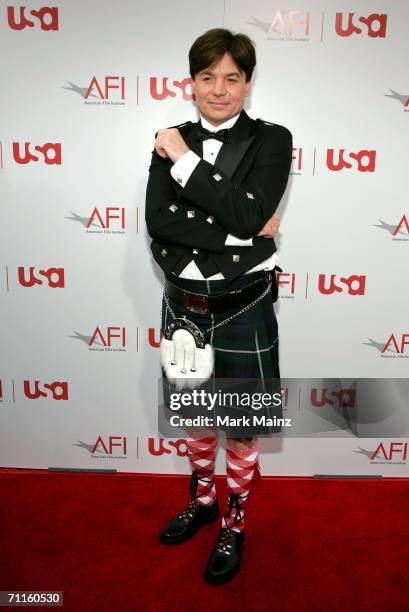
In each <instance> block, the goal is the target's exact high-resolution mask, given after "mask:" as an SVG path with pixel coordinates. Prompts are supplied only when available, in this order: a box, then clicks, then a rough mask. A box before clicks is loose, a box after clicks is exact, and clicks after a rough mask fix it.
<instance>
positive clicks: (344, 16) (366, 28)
mask: <svg viewBox="0 0 409 612" xmlns="http://www.w3.org/2000/svg"><path fill="white" fill-rule="evenodd" d="M387 20H388V16H387V14H386V13H370V14H369V15H362V14H359V13H355V12H353V13H339V12H338V13H335V14H334V13H330V14H328V13H327V14H325V12H324V11H322V12H318V11H314V12H311V11H299V10H296V9H289V10H281V9H277V10H276V11H275V12H274V13H273V15H272V18H271V19H270V21H263V20H261V19H259V18H258V17H253V16H252V17H251V21H246V24H247V25H251V26H254V27H255V28H257V29H258V30H261V31H262V32H263V33H264V35H265V37H266V39H267V40H272V41H281V42H289V41H293V42H309V41H310V40H311V39H312V38H314V39H317V38H318V37H319V39H320V41H321V42H323V41H324V35H325V34H329V35H330V36H333V37H341V38H344V39H349V38H356V37H357V36H359V37H361V38H366V37H369V38H385V37H386V27H387Z"/></svg>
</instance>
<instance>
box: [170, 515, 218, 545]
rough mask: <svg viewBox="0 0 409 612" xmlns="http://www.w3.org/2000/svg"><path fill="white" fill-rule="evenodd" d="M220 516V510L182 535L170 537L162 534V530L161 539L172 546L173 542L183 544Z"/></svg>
mask: <svg viewBox="0 0 409 612" xmlns="http://www.w3.org/2000/svg"><path fill="white" fill-rule="evenodd" d="M218 517H219V510H218V511H217V512H216V514H215V515H214V516H210V518H208V519H207V520H206V521H203V523H201V524H200V525H197V527H195V528H194V529H193V530H192V531H190V532H188V533H183V534H182V535H180V536H175V537H172V538H168V537H166V536H164V535H163V534H162V532H161V533H160V535H159V540H160V541H161V542H162V544H169V545H171V546H172V544H182V543H183V542H187V541H188V540H190V539H191V538H193V536H194V535H195V533H196V532H197V531H198V530H199V529H200V528H201V527H203V526H204V525H208V524H209V523H213V521H215V520H216V519H217V518H218Z"/></svg>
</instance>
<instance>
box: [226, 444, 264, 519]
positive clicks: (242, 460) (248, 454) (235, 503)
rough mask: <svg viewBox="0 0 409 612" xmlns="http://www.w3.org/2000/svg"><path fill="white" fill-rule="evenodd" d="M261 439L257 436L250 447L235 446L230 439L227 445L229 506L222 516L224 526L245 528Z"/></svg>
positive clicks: (257, 465)
mask: <svg viewBox="0 0 409 612" xmlns="http://www.w3.org/2000/svg"><path fill="white" fill-rule="evenodd" d="M258 455H259V441H258V439H257V438H256V439H255V440H254V441H253V444H252V445H251V446H250V447H248V448H234V447H233V446H232V445H231V443H230V442H229V439H228V440H227V445H226V473H227V493H228V496H229V508H228V510H227V512H226V513H225V515H224V516H223V517H222V527H232V528H233V529H234V530H235V531H242V529H243V528H244V509H245V505H246V502H247V498H248V496H249V495H250V488H251V482H252V480H253V477H254V475H255V473H256V470H257V469H258V471H259V473H260V466H259V463H258Z"/></svg>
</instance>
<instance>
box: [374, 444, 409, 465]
mask: <svg viewBox="0 0 409 612" xmlns="http://www.w3.org/2000/svg"><path fill="white" fill-rule="evenodd" d="M379 454H380V456H378V455H379ZM396 455H398V457H397V458H399V459H401V460H402V461H406V458H407V455H408V443H407V442H390V443H389V447H386V448H385V446H384V444H383V443H382V442H381V443H380V444H378V446H377V447H376V449H375V450H374V452H373V453H372V455H371V461H374V460H375V459H384V460H385V461H392V460H393V459H395V458H396Z"/></svg>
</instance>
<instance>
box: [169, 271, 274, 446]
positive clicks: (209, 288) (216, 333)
mask: <svg viewBox="0 0 409 612" xmlns="http://www.w3.org/2000/svg"><path fill="white" fill-rule="evenodd" d="M264 274H265V273H260V272H259V273H255V274H249V275H247V274H246V275H242V276H241V277H239V278H238V279H236V280H235V281H233V282H231V283H227V281H226V280H213V281H206V280H193V279H182V278H178V277H174V278H173V277H170V278H169V280H170V282H172V283H173V284H174V285H177V286H178V287H180V288H182V289H185V290H186V291H191V292H193V293H202V294H215V293H223V292H226V291H231V290H232V289H237V288H239V287H243V286H244V285H245V284H248V283H249V282H251V281H252V280H255V279H256V278H260V277H262V276H263V275H264ZM175 281H176V282H175ZM261 292H262V289H260V293H261ZM276 298H277V287H276V278H275V274H274V272H273V273H272V285H271V286H270V290H269V291H268V293H267V294H266V295H265V296H264V297H263V298H262V299H261V300H259V301H258V302H257V303H256V304H255V305H254V306H252V307H251V308H249V309H248V310H246V311H245V312H243V313H241V314H240V315H238V316H236V317H234V318H233V319H232V320H231V321H229V322H228V323H226V324H224V325H221V326H220V327H217V328H216V329H214V330H212V331H211V332H210V333H209V336H208V341H209V342H210V344H211V345H212V346H213V348H214V357H215V367H214V372H213V379H214V380H216V379H234V378H235V379H252V380H254V381H255V380H257V381H258V382H257V390H258V391H259V390H263V391H264V392H267V393H271V394H273V393H277V391H279V389H280V388H281V384H280V368H279V338H278V325H277V318H276V315H275V312H274V306H273V303H274V301H275V300H276ZM169 304H170V306H171V308H172V310H173V312H174V313H175V315H176V316H183V315H186V317H187V318H188V319H189V320H190V321H192V322H193V323H195V325H197V326H198V327H199V328H200V329H201V330H202V331H204V330H207V329H208V328H210V327H212V326H213V325H216V324H217V323H219V322H220V321H222V320H224V319H226V318H227V317H229V316H231V315H232V314H234V313H235V312H237V311H238V310H241V309H240V308H239V309H235V310H229V311H226V312H223V313H219V314H198V313H192V312H190V311H189V310H187V309H185V308H184V307H183V306H180V305H178V304H176V303H175V302H173V301H172V300H171V299H169ZM171 319H172V315H171V314H170V313H169V311H168V308H167V306H166V303H165V301H164V299H163V298H162V319H161V325H162V330H163V329H165V327H166V325H167V324H168V323H169V322H170V320H171ZM162 379H163V382H164V401H165V405H167V402H166V396H167V390H168V389H167V387H168V381H167V380H166V375H165V373H164V370H163V368H162ZM250 388H251V383H250V387H249V389H250ZM254 389H255V387H254ZM232 410H233V409H232ZM240 410H241V409H240ZM263 414H265V415H266V418H271V419H273V418H274V417H275V418H276V419H282V418H283V414H282V406H281V405H279V406H271V407H266V408H265V409H263ZM221 428H222V429H223V427H221ZM279 431H281V426H280V425H279V424H278V425H274V426H271V425H270V426H268V427H265V428H260V429H258V431H257V435H262V436H268V435H270V434H274V433H277V432H279ZM234 435H239V430H237V431H236V432H235V433H234Z"/></svg>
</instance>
